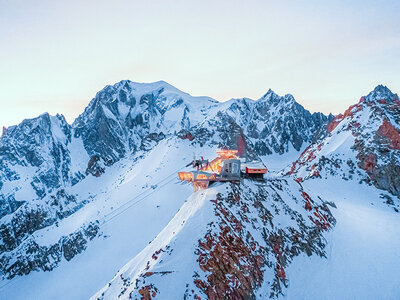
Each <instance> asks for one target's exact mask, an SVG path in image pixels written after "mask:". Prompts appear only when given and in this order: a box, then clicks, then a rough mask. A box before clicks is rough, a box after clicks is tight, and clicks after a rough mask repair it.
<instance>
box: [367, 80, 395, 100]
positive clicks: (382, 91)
mask: <svg viewBox="0 0 400 300" xmlns="http://www.w3.org/2000/svg"><path fill="white" fill-rule="evenodd" d="M396 99H399V97H398V96H397V94H394V93H392V91H391V90H390V89H389V88H388V87H387V86H384V85H382V84H380V85H378V86H376V87H375V89H374V90H373V91H372V92H370V93H369V94H368V95H367V96H366V97H365V100H367V101H374V100H386V101H394V100H396Z"/></svg>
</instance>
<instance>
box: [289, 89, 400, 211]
mask: <svg viewBox="0 0 400 300" xmlns="http://www.w3.org/2000/svg"><path fill="white" fill-rule="evenodd" d="M399 130H400V101H399V97H398V96H397V95H396V94H393V93H392V92H391V91H390V90H389V89H388V88H387V87H385V86H382V85H380V86H377V87H376V88H375V89H374V90H373V91H372V92H371V93H369V94H368V95H367V96H365V97H361V99H360V101H359V102H358V103H357V104H355V105H351V106H350V107H349V108H348V109H347V110H346V111H345V112H344V114H340V115H338V116H336V117H335V118H334V119H333V120H332V122H331V123H330V124H329V125H328V131H329V134H328V136H327V137H326V138H324V139H321V140H320V141H318V142H316V143H313V144H311V145H310V146H309V147H307V149H306V150H305V151H304V152H303V153H302V154H301V156H300V158H299V159H298V160H296V161H295V162H293V165H292V166H291V168H290V171H289V172H288V173H289V174H295V175H296V177H298V180H300V181H302V180H304V179H306V178H314V177H322V178H325V179H327V178H328V177H330V176H340V177H342V178H343V179H345V180H355V181H362V182H367V183H369V184H373V185H374V186H376V187H377V188H378V189H382V190H385V191H388V192H389V193H390V194H386V193H383V194H382V195H383V196H382V197H383V199H384V201H386V202H387V203H388V204H392V205H393V207H394V209H395V210H396V211H397V209H398V208H399V203H398V201H395V200H394V199H392V198H396V196H397V198H399V197H400V151H399V150H400V136H399ZM393 196H394V197H393Z"/></svg>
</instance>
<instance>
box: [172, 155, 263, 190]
mask: <svg viewBox="0 0 400 300" xmlns="http://www.w3.org/2000/svg"><path fill="white" fill-rule="evenodd" d="M237 152H238V151H237V150H228V149H222V150H217V154H218V156H217V157H216V158H215V159H213V160H212V161H210V162H209V161H208V160H204V159H201V160H196V159H195V160H193V162H192V163H191V164H192V166H193V167H194V168H197V170H195V171H190V172H178V176H179V179H180V180H182V181H186V182H191V183H192V184H193V190H194V191H198V190H199V189H206V188H208V186H209V185H210V184H212V183H213V182H234V183H238V182H240V180H241V178H254V179H262V178H263V175H264V174H265V173H267V168H266V167H265V166H264V165H263V164H262V163H261V162H242V161H241V159H240V158H239V157H238V156H237ZM189 165H190V164H189Z"/></svg>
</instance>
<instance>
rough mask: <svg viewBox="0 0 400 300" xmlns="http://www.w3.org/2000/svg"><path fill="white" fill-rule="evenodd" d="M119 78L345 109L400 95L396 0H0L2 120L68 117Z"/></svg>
mask: <svg viewBox="0 0 400 300" xmlns="http://www.w3.org/2000/svg"><path fill="white" fill-rule="evenodd" d="M122 79H129V80H132V81H137V82H153V81H158V80H164V81H167V82H169V83H170V84H172V85H174V86H176V87H177V88H179V89H181V90H183V91H185V92H188V93H190V94H192V95H195V96H200V95H205V96H210V97H213V98H215V99H217V100H219V101H226V100H228V99H230V98H238V97H249V98H253V99H258V98H260V97H261V96H262V95H263V94H264V93H265V92H266V91H267V90H268V89H269V88H271V89H273V90H274V91H275V92H276V93H278V94H280V95H284V94H286V93H290V94H293V95H294V97H295V98H296V100H297V101H298V102H299V103H300V104H302V105H303V106H304V107H305V108H306V109H309V110H311V111H322V112H324V113H329V112H332V113H335V114H336V113H339V112H342V111H344V110H345V109H346V108H347V107H348V106H349V105H350V104H353V103H355V102H357V101H358V99H359V98H360V96H362V95H365V94H367V93H368V92H369V91H371V90H372V89H373V88H374V87H375V86H376V85H378V84H384V85H387V86H388V87H389V88H390V89H391V90H392V91H393V92H395V93H400V1H398V0H391V1H378V0H375V1H370V0H353V1H321V0H308V1H294V0H293V1H284V0H279V1H267V0H243V1H235V0H226V1H218V0H202V1H192V0H182V1H180V0H173V1H169V0H164V1H161V0H141V1H136V0H113V1H103V0H93V1H83V0H80V1H76V0H69V1H62V0H56V1H55V0H29V1H28V0H26V1H21V0H0V126H2V125H6V126H9V125H13V124H17V123H19V122H21V121H22V120H23V119H25V118H32V117H35V116H38V115H39V114H41V113H43V112H45V111H48V112H49V113H51V114H55V113H57V112H58V113H62V114H64V115H65V116H66V118H67V120H68V121H69V122H72V121H73V120H74V118H75V117H76V116H77V115H78V114H79V113H81V112H82V111H83V109H84V107H85V106H86V105H87V104H88V103H89V101H90V100H91V99H92V98H93V97H94V96H95V94H96V92H97V91H99V90H100V89H102V88H103V87H104V86H105V85H107V84H114V83H115V82H118V81H120V80H122Z"/></svg>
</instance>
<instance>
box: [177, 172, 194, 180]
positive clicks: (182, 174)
mask: <svg viewBox="0 0 400 300" xmlns="http://www.w3.org/2000/svg"><path fill="white" fill-rule="evenodd" d="M178 176H179V179H180V180H184V181H193V173H192V172H178Z"/></svg>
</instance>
